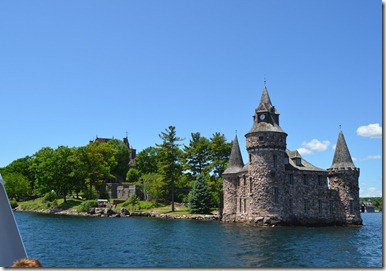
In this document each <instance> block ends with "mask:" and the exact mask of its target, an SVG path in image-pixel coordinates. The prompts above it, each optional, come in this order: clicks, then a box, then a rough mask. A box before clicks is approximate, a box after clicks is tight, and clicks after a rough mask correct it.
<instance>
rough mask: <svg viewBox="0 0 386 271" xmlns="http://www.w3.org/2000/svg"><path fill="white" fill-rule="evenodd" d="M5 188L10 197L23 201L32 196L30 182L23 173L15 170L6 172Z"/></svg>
mask: <svg viewBox="0 0 386 271" xmlns="http://www.w3.org/2000/svg"><path fill="white" fill-rule="evenodd" d="M4 181H5V185H4V187H5V190H6V191H7V195H8V198H10V199H13V198H14V199H16V200H17V201H23V200H26V199H28V198H29V197H30V195H31V193H32V190H31V187H30V182H29V181H28V179H27V178H26V177H25V176H24V175H23V174H21V173H18V172H13V173H6V174H4Z"/></svg>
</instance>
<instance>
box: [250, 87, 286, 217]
mask: <svg viewBox="0 0 386 271" xmlns="http://www.w3.org/2000/svg"><path fill="white" fill-rule="evenodd" d="M253 121H254V122H253V126H252V128H251V130H250V131H249V132H248V133H247V134H246V135H245V137H246V147H247V151H248V154H249V166H248V167H249V168H248V172H249V178H250V183H251V184H250V185H251V190H250V192H251V193H250V197H249V198H250V202H249V206H250V208H249V209H250V210H253V213H250V214H248V216H249V217H260V218H263V219H264V222H263V223H264V224H275V223H274V222H273V221H282V220H283V219H284V220H285V218H284V216H285V214H284V211H285V210H284V208H285V207H284V205H283V202H284V201H285V199H284V196H285V194H286V193H285V191H284V187H285V180H286V178H285V165H284V158H285V155H286V145H287V143H286V137H287V134H286V133H285V132H284V131H283V130H282V129H281V127H280V126H279V112H278V111H277V109H276V108H275V107H274V106H273V105H272V103H271V99H270V98H269V95H268V90H267V88H266V87H264V90H263V93H262V96H261V99H260V103H259V106H258V107H257V108H256V111H255V115H254V116H253Z"/></svg>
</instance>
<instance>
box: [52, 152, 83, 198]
mask: <svg viewBox="0 0 386 271" xmlns="http://www.w3.org/2000/svg"><path fill="white" fill-rule="evenodd" d="M74 155H75V148H69V147H67V146H59V147H58V148H57V149H56V150H55V152H54V157H53V165H52V166H51V168H52V170H53V178H54V183H55V192H56V194H57V195H61V196H62V197H63V199H64V202H66V201H67V194H68V193H69V192H70V191H71V190H72V189H73V188H74V187H75V183H76V177H77V176H76V173H75V170H76V164H75V163H76V162H77V160H74V159H73V156H74Z"/></svg>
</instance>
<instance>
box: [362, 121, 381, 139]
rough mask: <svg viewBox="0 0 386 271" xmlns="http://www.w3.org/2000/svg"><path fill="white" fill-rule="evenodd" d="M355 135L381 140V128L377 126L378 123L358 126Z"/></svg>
mask: <svg viewBox="0 0 386 271" xmlns="http://www.w3.org/2000/svg"><path fill="white" fill-rule="evenodd" d="M357 134H358V135H359V136H363V137H370V138H381V137H382V127H381V126H380V125H379V123H370V124H369V125H367V126H360V127H359V128H358V129H357Z"/></svg>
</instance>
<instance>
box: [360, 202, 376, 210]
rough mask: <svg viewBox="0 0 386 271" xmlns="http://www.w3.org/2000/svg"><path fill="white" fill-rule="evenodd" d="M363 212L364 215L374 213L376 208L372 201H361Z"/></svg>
mask: <svg viewBox="0 0 386 271" xmlns="http://www.w3.org/2000/svg"><path fill="white" fill-rule="evenodd" d="M361 212H362V213H374V212H375V207H374V206H373V203H372V202H371V200H368V201H361Z"/></svg>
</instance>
